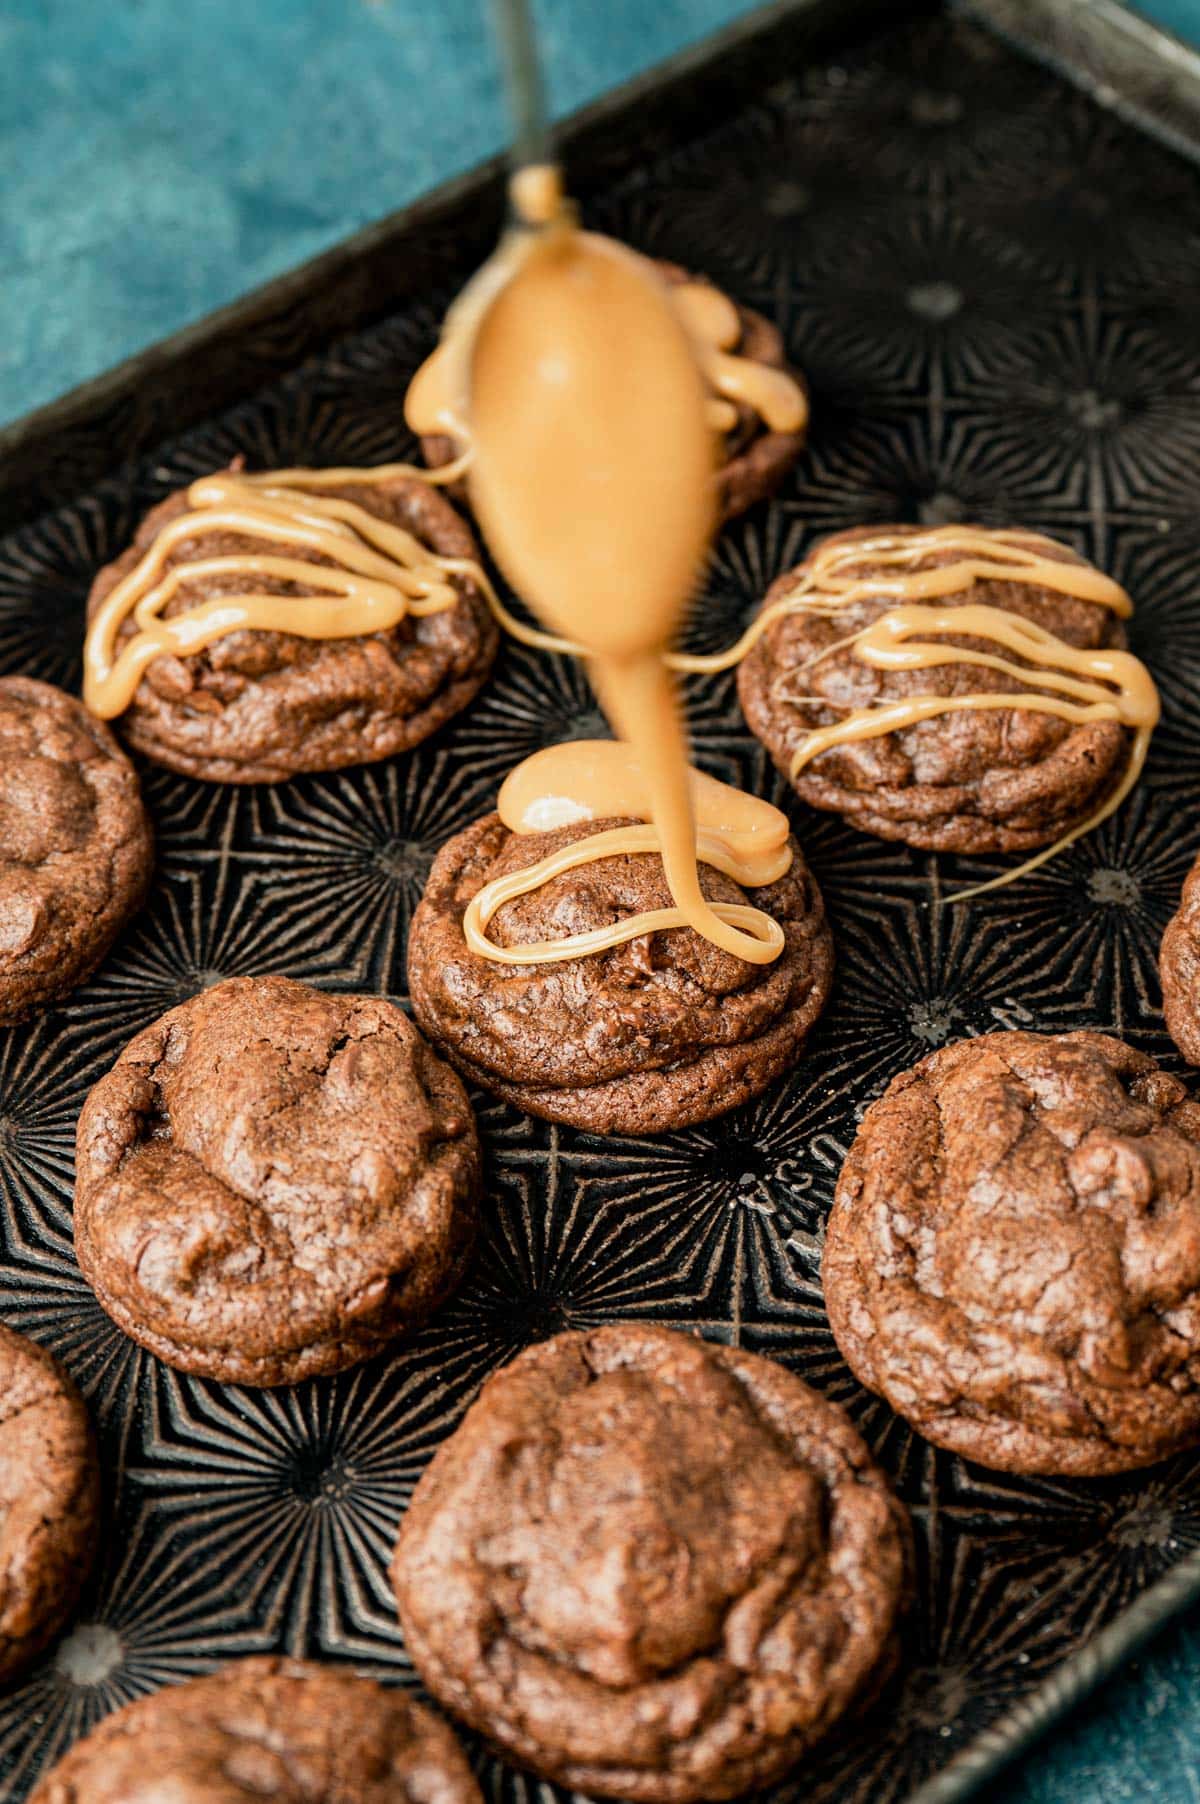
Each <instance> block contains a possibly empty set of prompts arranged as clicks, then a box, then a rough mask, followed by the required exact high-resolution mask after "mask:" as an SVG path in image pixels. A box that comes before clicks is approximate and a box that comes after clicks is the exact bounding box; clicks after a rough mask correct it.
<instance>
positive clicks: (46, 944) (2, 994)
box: [0, 677, 154, 1023]
mask: <svg viewBox="0 0 1200 1804" xmlns="http://www.w3.org/2000/svg"><path fill="white" fill-rule="evenodd" d="M153 865H154V842H153V837H152V835H151V832H150V821H149V817H148V816H147V814H146V810H145V808H144V807H143V805H142V798H141V792H140V790H139V789H138V780H137V777H136V776H135V775H134V771H133V766H132V765H131V764H130V762H129V760H128V758H126V756H125V754H124V752H123V751H122V750H121V748H120V746H119V745H118V744H117V742H116V740H115V739H114V738H113V736H112V734H111V733H110V732H109V730H108V728H107V727H105V726H102V725H101V724H100V722H99V721H97V720H93V719H92V717H91V715H90V714H88V713H87V712H86V710H85V709H84V708H83V706H82V704H81V703H79V702H77V701H76V700H75V698H74V697H73V696H70V695H64V693H63V691H62V690H61V689H53V688H51V686H50V684H49V683H36V682H34V681H33V679H32V678H30V677H0V1023H5V1022H11V1021H22V1020H24V1019H25V1017H26V1016H27V1015H29V1014H31V1013H32V1012H33V1011H34V1010H35V1009H39V1008H44V1007H45V1005H46V1004H47V1003H49V1002H54V1001H55V1000H56V999H57V998H58V997H60V996H65V995H66V994H67V992H68V991H69V990H73V989H74V988H75V986H76V984H79V983H82V982H83V980H84V979H85V978H86V977H89V976H90V975H91V973H92V972H93V971H94V970H95V968H96V966H97V965H98V964H99V963H100V960H101V959H102V958H103V957H104V955H105V953H106V952H107V951H108V949H109V947H110V946H111V945H112V943H113V941H114V940H115V939H116V937H117V935H118V933H119V932H120V931H121V928H122V927H123V926H124V925H125V923H126V922H127V921H128V920H129V919H130V917H131V916H132V915H134V914H136V912H137V910H138V909H139V908H140V907H141V905H142V902H143V901H144V899H145V895H146V890H147V889H148V887H149V884H150V875H151V871H152V870H153Z"/></svg>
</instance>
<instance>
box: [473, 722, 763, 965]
mask: <svg viewBox="0 0 1200 1804" xmlns="http://www.w3.org/2000/svg"><path fill="white" fill-rule="evenodd" d="M689 787H690V793H691V802H692V812H693V816H694V819H695V852H696V857H697V858H698V859H699V860H700V861H701V862H702V863H704V864H708V865H711V866H712V867H713V868H714V869H715V870H719V871H722V872H724V874H725V875H726V876H727V877H732V878H733V879H734V881H735V882H737V883H740V884H742V885H743V886H745V887H746V888H761V887H762V886H763V885H765V884H768V883H774V882H776V881H777V880H778V879H779V878H780V877H782V876H783V875H784V873H785V872H786V871H787V869H788V867H789V866H790V864H791V860H792V854H791V848H790V846H789V844H788V822H787V816H786V815H784V814H782V813H781V812H780V810H779V809H778V808H774V807H772V806H771V804H770V803H769V802H763V801H761V800H759V799H758V798H757V797H755V796H749V795H746V794H744V793H743V792H742V791H741V790H738V789H734V788H732V787H731V786H730V785H729V784H727V783H720V782H718V781H717V780H716V779H715V778H714V777H709V776H705V775H704V774H703V773H702V772H700V771H697V770H690V771H689ZM497 809H498V812H499V815H500V818H501V820H502V821H503V822H504V825H505V826H506V827H507V828H508V829H509V831H510V832H511V833H516V834H528V833H545V832H550V831H553V830H554V829H555V828H557V827H563V826H567V825H573V824H575V823H576V822H579V821H589V820H605V819H611V818H613V817H614V816H615V817H622V816H624V817H632V818H633V820H634V821H636V822H639V823H642V824H640V825H635V826H622V827H611V828H608V829H606V830H605V831H604V832H601V833H593V834H589V835H588V836H587V837H586V838H584V839H579V840H576V841H575V842H574V843H573V844H572V845H569V846H564V847H563V848H561V850H559V851H558V852H554V853H551V855H550V856H549V857H547V858H543V859H539V861H538V862H537V863H536V864H534V865H530V866H529V868H528V869H527V870H523V871H514V872H512V873H511V874H509V875H508V876H505V877H497V878H494V879H493V880H492V882H491V883H488V884H485V885H484V887H483V888H482V889H481V890H480V891H479V893H478V894H477V895H476V896H474V897H473V898H472V899H471V901H470V903H469V904H468V906H467V910H466V913H465V915H464V917H463V933H464V935H465V937H466V941H467V944H468V946H469V947H470V948H471V950H472V952H475V953H478V954H479V955H480V956H481V957H483V958H489V959H492V960H493V961H494V962H496V963H499V964H508V965H543V964H552V963H557V962H558V961H559V960H561V959H568V958H583V957H588V956H591V955H594V954H595V953H598V952H608V951H611V950H612V949H613V948H614V947H616V946H623V945H625V944H626V943H627V942H628V941H629V940H633V939H638V938H640V937H641V935H643V934H647V933H659V932H663V931H666V930H668V929H674V928H679V927H686V926H689V925H690V924H691V923H690V922H689V919H688V916H687V914H686V913H685V911H684V910H683V909H681V908H679V907H673V908H659V909H649V910H646V911H645V912H643V913H642V914H637V915H632V916H630V917H628V918H627V919H625V920H622V921H615V922H613V923H612V924H611V925H609V926H607V927H597V928H593V929H592V930H591V931H590V932H588V933H576V934H569V935H567V936H565V937H564V938H563V939H558V940H538V941H535V942H534V943H532V944H527V945H519V946H512V947H505V946H498V945H497V944H496V943H495V941H494V940H490V939H489V938H488V936H487V929H488V926H489V924H490V923H491V921H492V919H493V918H494V916H495V914H496V913H497V911H498V910H499V909H501V908H503V906H504V904H505V903H506V902H512V901H514V900H515V899H516V898H517V897H518V896H526V895H529V894H531V893H532V892H533V891H535V890H538V889H541V888H542V886H543V885H544V884H547V883H549V882H551V880H552V879H553V878H555V877H559V876H561V875H562V874H563V873H564V872H565V871H572V870H578V869H579V868H580V866H582V865H585V864H592V863H594V862H595V861H596V860H598V859H601V858H622V857H631V856H634V855H636V854H640V853H651V854H657V855H659V856H661V853H662V842H661V840H660V838H659V836H658V833H657V831H656V829H655V827H654V826H653V824H652V823H651V813H652V809H653V799H652V796H651V793H650V786H649V784H648V783H647V781H646V777H645V773H644V772H643V770H642V768H641V766H640V764H639V762H638V758H637V755H636V753H635V752H634V751H633V749H632V747H630V746H628V745H626V744H624V743H622V742H620V741H617V740H609V739H596V740H575V741H569V742H568V743H567V744H565V745H555V746H550V747H548V748H547V749H546V750H545V751H541V752H535V753H534V755H533V756H532V757H530V758H526V759H525V761H524V762H523V763H522V764H519V765H517V767H516V769H515V770H513V771H511V772H510V773H509V775H508V777H507V778H506V779H505V781H504V784H503V786H502V788H501V790H500V796H499V799H498V802H497ZM711 906H712V907H713V911H714V913H715V914H716V915H717V916H718V918H719V919H720V920H721V921H722V922H724V923H725V924H726V925H728V926H731V927H734V928H736V929H737V930H738V931H739V932H740V933H742V934H745V935H747V936H748V937H750V938H752V939H754V940H756V941H758V942H759V943H760V944H761V947H762V950H763V954H765V957H763V958H762V961H761V962H766V959H768V958H776V957H778V955H779V953H780V952H781V951H782V949H783V944H784V936H783V930H782V928H781V927H780V926H779V924H778V922H776V921H773V920H772V919H771V917H770V915H767V914H764V912H763V911H762V909H759V908H754V907H752V906H751V905H750V904H748V903H715V904H712V905H711Z"/></svg>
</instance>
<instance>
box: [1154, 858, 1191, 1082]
mask: <svg viewBox="0 0 1200 1804" xmlns="http://www.w3.org/2000/svg"><path fill="white" fill-rule="evenodd" d="M1158 969H1159V975H1160V976H1161V978H1162V992H1163V1013H1164V1014H1165V1015H1166V1017H1167V1032H1168V1033H1169V1034H1170V1036H1171V1038H1172V1039H1173V1040H1174V1042H1175V1044H1176V1046H1178V1048H1179V1050H1180V1052H1181V1053H1182V1054H1183V1056H1184V1058H1185V1059H1186V1060H1187V1061H1188V1063H1189V1065H1200V858H1198V859H1197V860H1196V862H1195V864H1194V865H1193V866H1192V868H1191V871H1190V872H1189V873H1188V879H1187V882H1186V883H1185V884H1184V886H1183V895H1182V896H1181V897H1180V900H1179V911H1178V913H1177V914H1175V915H1173V916H1172V917H1171V919H1170V921H1169V922H1168V923H1167V931H1166V932H1165V933H1164V934H1163V942H1162V951H1161V953H1160V954H1159V960H1158Z"/></svg>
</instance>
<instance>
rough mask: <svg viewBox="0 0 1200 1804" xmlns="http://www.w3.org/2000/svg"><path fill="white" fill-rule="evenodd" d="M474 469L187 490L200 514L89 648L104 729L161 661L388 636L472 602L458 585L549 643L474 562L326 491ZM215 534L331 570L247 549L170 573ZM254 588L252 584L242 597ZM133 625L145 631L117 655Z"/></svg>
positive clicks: (148, 556)
mask: <svg viewBox="0 0 1200 1804" xmlns="http://www.w3.org/2000/svg"><path fill="white" fill-rule="evenodd" d="M461 473H462V471H461V466H456V465H447V466H445V467H444V468H443V469H441V470H438V471H436V472H432V473H431V472H429V471H427V470H423V469H417V468H416V467H415V466H413V465H410V464H382V465H379V466H377V467H376V468H374V469H369V470H358V469H327V470H272V471H269V472H266V473H263V474H257V475H246V474H244V473H236V472H233V471H228V470H225V471H221V472H220V473H219V474H217V475H214V476H205V477H201V478H200V479H199V480H198V481H196V482H193V483H192V485H191V486H190V488H189V489H188V492H187V508H186V511H185V512H183V513H182V514H179V515H178V516H177V517H176V518H175V519H174V520H171V521H169V522H168V523H167V525H166V526H164V527H163V529H162V531H161V532H160V533H159V534H158V535H157V537H156V538H155V539H154V541H153V543H152V544H151V545H149V546H148V547H147V549H146V551H145V553H144V554H143V556H142V557H141V558H140V559H139V561H138V563H137V564H136V565H135V566H134V568H133V569H132V570H131V571H130V572H129V573H128V575H126V576H124V577H123V578H122V579H121V581H120V582H119V583H117V584H116V585H115V586H114V588H113V589H112V590H110V592H109V594H108V595H107V596H106V597H105V598H104V600H103V602H102V603H101V604H100V607H99V608H98V609H97V611H96V614H95V616H94V617H93V619H92V621H91V624H90V625H89V627H88V631H87V637H86V639H85V641H84V652H83V664H84V677H83V699H84V702H85V703H86V705H87V707H88V708H89V709H90V710H91V712H92V713H93V714H95V715H97V716H98V717H99V718H100V719H101V720H112V719H114V718H115V717H116V716H117V715H118V714H123V713H124V712H125V710H126V708H128V707H129V705H130V703H131V702H132V700H133V697H134V694H135V692H136V690H137V686H138V684H139V683H140V681H141V679H142V677H143V676H144V675H145V673H146V671H147V669H148V668H149V667H150V665H151V664H152V663H153V662H154V660H155V659H156V658H160V657H187V656H189V655H190V654H194V653H196V652H200V651H203V650H204V649H205V647H206V646H209V645H213V644H215V643H216V641H217V640H218V639H223V638H225V637H226V635H227V634H229V633H238V632H246V631H252V630H257V631H259V632H278V633H293V634H295V635H296V636H297V637H299V638H302V639H351V638H356V637H358V636H359V635H361V634H363V633H383V632H387V631H389V629H390V628H392V627H394V626H396V625H397V624H398V623H399V622H400V621H401V620H403V619H405V618H406V617H407V616H410V615H411V616H413V617H414V618H421V617H422V616H425V615H429V614H438V613H442V612H444V611H445V610H447V609H449V608H452V607H454V606H455V605H456V604H457V603H458V602H459V600H460V599H461V597H460V594H459V592H458V590H457V589H456V588H455V586H454V581H453V579H454V578H456V577H457V578H459V579H461V580H463V581H466V582H469V583H472V584H473V585H474V586H475V588H476V589H477V590H478V591H479V593H480V594H481V595H482V596H483V597H484V599H485V600H486V602H487V604H488V606H489V607H490V608H491V610H492V612H493V614H494V615H495V616H496V618H497V620H498V621H499V622H500V624H501V626H503V627H504V629H505V631H506V632H508V633H509V634H511V636H512V637H513V638H515V639H519V640H522V641H523V642H524V643H526V644H533V645H540V644H541V643H542V642H543V640H544V637H545V636H544V635H543V634H540V633H538V632H537V631H536V630H535V629H533V628H531V627H527V626H525V625H524V624H523V623H522V622H521V621H519V620H517V619H516V618H515V617H514V616H513V615H512V614H510V613H509V611H508V610H507V609H506V608H505V607H504V605H503V603H502V602H501V600H500V598H499V596H498V595H497V594H496V592H495V589H494V587H493V585H492V583H491V582H490V581H489V579H488V577H487V575H486V573H485V572H484V570H483V569H482V568H481V567H480V565H479V564H477V563H476V562H475V561H474V560H473V559H471V558H453V557H440V556H438V555H437V554H436V553H435V552H433V551H431V550H430V549H429V548H428V546H426V545H423V544H422V543H421V541H420V540H419V539H417V538H415V537H414V536H413V534H412V533H409V532H405V531H404V529H403V528H402V527H399V526H394V525H391V524H390V523H389V522H388V521H386V520H381V519H379V518H378V517H377V516H376V515H374V514H372V513H371V512H370V511H369V509H367V508H363V507H359V506H358V505H357V504H356V503H355V502H351V501H345V500H341V499H339V498H338V497H336V496H332V495H322V494H321V490H322V489H337V488H347V487H356V488H358V487H369V486H370V485H372V484H381V483H386V482H388V481H390V480H392V479H393V478H396V477H411V478H413V479H416V480H420V481H425V482H450V481H453V480H454V479H455V477H456V476H458V475H461ZM207 533H236V534H237V535H238V537H240V538H247V539H258V540H262V541H265V542H268V543H273V544H275V545H278V544H280V543H281V542H282V543H285V544H290V545H294V546H300V547H303V548H304V549H305V550H308V551H311V552H313V553H315V554H316V555H317V556H319V557H321V558H324V559H326V560H327V562H325V563H321V564H315V563H309V562H308V561H306V560H305V559H302V558H297V557H288V556H286V555H279V554H278V553H255V552H250V551H238V552H234V553H230V554H227V555H225V556H223V557H212V558H196V559H193V560H192V561H190V562H188V563H183V564H177V565H175V566H174V568H172V569H170V570H168V569H167V567H166V566H167V563H168V561H169V559H170V556H171V553H172V552H173V551H174V550H175V549H176V548H177V547H178V546H179V545H182V544H185V543H186V542H187V541H189V540H192V539H197V538H202V537H203V536H204V535H205V534H207ZM206 577H223V578H224V577H228V578H237V579H238V583H239V587H238V588H236V589H231V590H230V592H229V593H228V594H222V595H219V596H214V597H213V598H211V599H210V600H208V601H202V602H197V603H196V604H195V605H194V606H192V607H187V608H184V609H182V610H181V611H180V612H179V613H176V614H173V615H171V616H170V617H169V618H163V610H164V609H165V608H166V607H167V605H168V604H169V603H170V602H171V601H172V600H173V599H174V597H175V596H176V595H177V594H178V593H179V590H180V589H181V588H183V587H184V586H185V585H186V584H187V583H189V582H195V581H202V580H203V579H205V578H206ZM262 579H269V580H272V581H282V582H290V583H296V584H303V585H304V586H305V587H306V588H310V589H314V590H316V591H317V593H315V594H313V595H277V594H273V593H271V592H270V591H266V590H263V589H261V588H256V587H255V586H254V585H255V582H256V580H258V581H261V580H262ZM242 585H244V586H242ZM130 617H132V618H133V621H134V624H135V626H136V628H137V631H136V632H135V633H133V634H131V635H130V636H129V637H128V638H127V639H126V640H125V642H124V643H123V644H121V645H118V640H119V638H120V634H121V629H122V628H123V626H124V625H125V622H126V621H127V620H128V619H129V618H130Z"/></svg>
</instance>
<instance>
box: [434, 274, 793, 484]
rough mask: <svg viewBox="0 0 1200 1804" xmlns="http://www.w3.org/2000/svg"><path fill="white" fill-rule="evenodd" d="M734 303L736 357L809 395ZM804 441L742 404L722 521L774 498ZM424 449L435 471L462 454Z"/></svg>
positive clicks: (448, 441)
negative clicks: (783, 376)
mask: <svg viewBox="0 0 1200 1804" xmlns="http://www.w3.org/2000/svg"><path fill="white" fill-rule="evenodd" d="M655 267H656V268H657V269H658V270H659V272H660V273H661V274H662V275H663V276H664V277H665V278H666V280H667V282H668V283H670V284H671V286H672V287H674V286H675V285H676V284H677V283H680V282H695V281H699V280H703V279H704V278H701V277H697V276H694V275H691V274H689V272H688V271H687V270H686V269H681V268H680V267H679V265H678V264H677V263H664V262H661V261H659V262H657V263H656V265H655ZM734 304H735V306H736V307H737V316H738V320H739V322H740V324H741V337H740V338H739V340H738V342H737V344H736V345H734V346H732V347H731V348H732V350H733V352H734V354H735V355H736V356H738V357H746V358H749V359H750V361H751V362H752V363H764V364H767V365H768V366H769V367H770V368H771V369H777V370H787V373H788V375H789V376H791V378H792V380H793V381H794V382H795V383H796V384H797V385H798V387H799V388H800V389H801V390H802V391H803V393H804V394H805V395H806V396H807V394H808V385H807V383H806V382H805V380H804V378H803V376H802V375H801V374H800V372H799V370H796V369H793V368H792V367H791V366H790V365H789V363H788V360H787V352H786V350H785V348H784V343H783V337H782V335H781V333H780V332H779V330H778V328H777V327H776V326H774V325H773V324H772V323H771V321H770V320H769V319H767V318H766V317H765V316H764V315H763V314H761V313H755V312H754V310H753V309H752V308H750V307H743V306H741V305H740V304H738V303H736V302H735V303H734ZM805 437H806V434H805V433H804V432H772V431H771V429H770V428H769V427H768V426H767V425H766V424H765V422H764V421H763V420H761V419H760V418H759V416H758V414H756V413H755V412H754V410H753V408H751V407H748V406H746V405H744V404H739V406H738V408H737V423H736V425H735V426H734V427H733V429H732V430H731V431H730V432H728V433H727V434H726V436H725V449H724V456H723V459H722V463H721V468H720V470H719V472H718V475H717V483H718V492H719V504H720V517H721V519H722V520H732V519H733V518H734V516H735V515H736V514H743V513H745V511H746V509H747V508H748V507H753V506H754V504H755V502H756V501H763V500H765V499H766V497H767V496H768V495H773V494H774V493H775V490H776V489H777V488H778V487H779V484H780V482H781V481H782V480H783V478H784V476H785V475H786V474H787V472H788V470H789V469H790V468H791V466H792V465H793V464H794V463H795V461H796V459H797V458H798V457H799V455H800V453H801V451H802V450H803V449H804V441H805ZM421 450H422V453H423V455H424V458H425V461H426V463H427V464H428V465H429V466H430V468H431V469H439V468H440V467H441V466H442V465H443V464H448V463H451V462H453V460H454V459H455V458H456V457H459V456H461V455H462V448H461V446H460V445H457V444H456V443H455V441H454V440H453V439H452V438H447V437H446V436H444V435H442V434H438V435H433V434H430V435H428V436H426V437H423V438H422V440H421ZM449 492H450V493H451V494H454V495H456V496H458V497H460V498H462V499H464V500H465V498H466V484H465V483H464V482H461V481H460V482H458V483H455V484H454V485H453V487H452V488H451V489H450V491H449Z"/></svg>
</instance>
